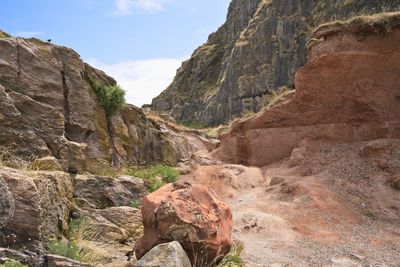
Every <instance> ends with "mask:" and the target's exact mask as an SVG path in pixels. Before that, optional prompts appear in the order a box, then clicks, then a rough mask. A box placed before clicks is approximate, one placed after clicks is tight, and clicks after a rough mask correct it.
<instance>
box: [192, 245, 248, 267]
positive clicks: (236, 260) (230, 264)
mask: <svg viewBox="0 0 400 267" xmlns="http://www.w3.org/2000/svg"><path fill="white" fill-rule="evenodd" d="M243 250H244V246H243V243H242V242H239V241H234V242H233V244H232V247H231V250H230V251H229V252H228V253H227V254H226V255H225V256H224V255H221V256H220V257H216V258H215V259H214V260H213V261H212V262H210V263H209V262H208V260H209V259H208V257H207V255H206V256H204V255H196V254H195V256H194V260H193V264H192V266H193V267H245V263H244V261H243V259H242V253H243ZM218 254H220V253H218Z"/></svg>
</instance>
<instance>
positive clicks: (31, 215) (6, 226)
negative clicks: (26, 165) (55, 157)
mask: <svg viewBox="0 0 400 267" xmlns="http://www.w3.org/2000/svg"><path fill="white" fill-rule="evenodd" d="M0 188H2V189H3V190H4V189H5V191H3V192H2V193H3V194H1V195H0V203H1V204H2V205H1V212H0V223H1V224H0V247H7V248H8V247H11V248H15V249H23V250H30V251H34V252H36V253H41V252H42V251H43V243H44V242H45V241H46V240H48V238H50V237H60V236H62V234H63V231H65V230H67V229H68V220H69V215H70V212H71V211H72V210H74V207H75V205H74V203H73V199H72V198H73V192H72V191H73V189H72V180H71V177H70V176H69V175H68V174H66V173H62V172H54V173H51V174H48V173H35V175H33V176H28V175H26V174H24V173H22V172H19V171H16V170H14V169H10V168H3V169H0ZM3 204H4V206H3Z"/></svg>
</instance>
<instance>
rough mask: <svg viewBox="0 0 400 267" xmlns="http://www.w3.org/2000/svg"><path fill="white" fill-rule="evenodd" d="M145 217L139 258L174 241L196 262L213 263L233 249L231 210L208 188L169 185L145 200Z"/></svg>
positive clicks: (186, 184)
mask: <svg viewBox="0 0 400 267" xmlns="http://www.w3.org/2000/svg"><path fill="white" fill-rule="evenodd" d="M142 216H143V224H144V236H143V237H142V238H140V239H139V240H138V242H137V243H136V244H135V254H136V257H137V258H138V259H140V258H142V257H143V256H144V255H145V254H146V253H147V252H148V251H149V250H151V249H152V248H153V247H155V246H157V245H159V244H161V243H166V242H171V241H178V242H179V243H180V244H181V245H182V246H183V248H184V249H185V250H186V252H187V253H188V256H189V258H190V260H191V261H192V262H194V261H196V259H197V260H198V259H201V260H205V261H207V262H211V261H212V260H213V259H215V258H216V257H221V255H224V254H226V253H227V252H228V251H229V249H230V247H231V233H232V212H231V209H230V208H229V207H228V205H227V204H225V203H224V202H222V201H221V200H219V199H218V197H217V196H216V194H215V193H214V192H213V191H212V190H209V189H208V188H207V187H205V186H202V185H191V184H189V183H175V184H168V185H166V186H164V187H162V188H161V189H159V190H158V191H156V192H154V193H152V194H150V195H148V196H146V197H145V198H144V201H143V206H142Z"/></svg>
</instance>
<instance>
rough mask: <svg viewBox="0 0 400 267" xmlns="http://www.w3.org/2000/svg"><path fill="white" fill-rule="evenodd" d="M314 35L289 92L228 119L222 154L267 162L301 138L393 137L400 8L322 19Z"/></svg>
mask: <svg viewBox="0 0 400 267" xmlns="http://www.w3.org/2000/svg"><path fill="white" fill-rule="evenodd" d="M312 37H313V38H312V39H311V41H310V43H309V44H308V63H307V64H306V65H305V66H304V67H303V68H301V69H300V70H299V71H298V72H297V73H296V75H295V80H294V82H295V87H296V93H295V94H294V96H293V98H292V99H290V100H288V101H287V102H286V103H283V104H281V105H279V106H277V107H274V108H270V109H266V110H265V111H263V112H260V113H259V114H257V115H256V116H254V117H253V118H251V119H249V120H247V121H238V122H237V123H234V125H233V128H232V131H231V132H230V133H228V134H226V135H225V136H223V137H222V144H221V146H220V147H219V149H218V151H216V152H215V153H216V154H218V155H219V156H220V157H221V159H223V160H226V161H228V162H235V163H240V164H248V165H255V166H265V165H267V164H270V163H272V162H276V161H279V160H281V159H283V158H285V157H288V156H290V154H291V153H292V151H293V149H294V148H296V147H298V146H299V143H300V142H301V140H303V139H305V138H311V139H325V140H335V141H340V142H345V143H350V142H362V141H370V140H374V139H379V138H385V139H391V138H392V139H395V138H399V136H400V131H399V129H400V117H399V116H398V114H399V112H400V66H399V64H398V62H399V60H400V54H399V51H398V43H399V42H400V14H399V13H387V14H382V15H377V16H372V17H358V18H355V19H353V20H351V21H347V22H337V23H331V24H327V25H323V26H321V27H319V28H318V29H317V30H316V31H315V32H314V33H313V36H312Z"/></svg>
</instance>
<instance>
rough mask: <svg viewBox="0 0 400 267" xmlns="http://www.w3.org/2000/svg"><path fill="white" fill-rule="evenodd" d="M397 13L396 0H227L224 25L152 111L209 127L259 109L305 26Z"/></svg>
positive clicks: (297, 54) (296, 50)
mask: <svg viewBox="0 0 400 267" xmlns="http://www.w3.org/2000/svg"><path fill="white" fill-rule="evenodd" d="M399 8H400V1H398V0H396V1H375V0H361V1H354V0H338V1H326V0H323V1H320V0H318V1H317V0H304V1H298V0H284V1H282V0H233V1H232V2H231V4H230V7H229V11H228V16H227V20H226V23H225V24H224V25H222V26H221V27H220V28H219V29H218V31H216V32H215V33H213V34H211V35H210V36H209V38H208V41H207V42H206V43H205V44H204V45H203V46H201V47H199V48H198V49H196V50H195V51H194V53H193V54H192V57H191V58H190V59H189V60H188V61H186V62H184V63H183V64H182V66H181V68H180V69H179V70H178V72H177V75H176V77H175V79H174V81H173V82H172V84H171V85H170V86H169V87H168V88H167V89H166V90H165V91H164V92H162V93H161V94H160V95H159V96H158V97H156V98H155V99H154V100H153V102H152V108H153V109H154V110H157V111H162V112H167V113H169V114H170V115H172V116H173V117H174V118H175V119H177V121H179V122H200V123H203V124H206V125H212V126H213V125H218V124H221V123H226V122H228V121H229V120H231V119H232V118H234V117H235V116H240V114H241V113H243V112H245V111H259V110H260V109H261V108H262V107H263V106H264V103H265V102H268V95H269V94H270V92H271V91H272V90H275V89H277V88H279V87H281V86H289V87H291V86H292V84H293V77H294V73H295V72H296V70H297V69H298V68H300V67H302V66H303V65H304V64H305V63H306V61H307V57H306V50H307V49H306V42H307V40H308V38H309V37H310V35H311V31H312V29H313V28H315V27H317V26H318V25H320V24H321V23H324V22H327V21H333V20H336V19H346V18H350V17H353V16H355V15H357V14H363V15H365V14H371V13H378V12H387V11H396V10H399Z"/></svg>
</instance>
